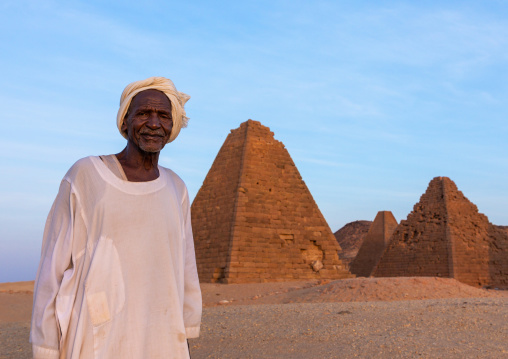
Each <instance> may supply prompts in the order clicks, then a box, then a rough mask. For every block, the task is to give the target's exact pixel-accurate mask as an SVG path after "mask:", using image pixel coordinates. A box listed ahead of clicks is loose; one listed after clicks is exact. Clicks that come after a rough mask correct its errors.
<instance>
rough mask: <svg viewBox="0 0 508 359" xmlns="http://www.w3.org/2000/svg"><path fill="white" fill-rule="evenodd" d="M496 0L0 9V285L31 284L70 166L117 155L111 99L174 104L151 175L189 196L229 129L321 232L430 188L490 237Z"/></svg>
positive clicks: (494, 199) (497, 111)
mask: <svg viewBox="0 0 508 359" xmlns="http://www.w3.org/2000/svg"><path fill="white" fill-rule="evenodd" d="M507 15H508V2H507V1H481V2H480V1H471V2H469V1H446V2H441V1H419V2H413V1H294V0H293V1H279V0H270V1H220V2H218V1H214V2H211V1H143V2H130V1H118V2H111V1H109V2H103V1H23V0H15V1H9V0H7V1H5V0H4V1H2V2H1V3H0V52H1V54H2V55H1V56H0V68H1V72H2V76H1V78H2V86H0V106H1V107H2V108H3V112H2V115H1V116H0V119H1V124H2V131H0V168H1V173H2V175H1V176H0V282H7V281H21V280H33V279H34V278H35V274H36V270H37V266H38V262H39V257H40V249H41V240H42V233H43V230H44V223H45V220H46V217H47V215H48V212H49V210H50V207H51V204H52V202H53V200H54V198H55V196H56V194H57V191H58V186H59V183H60V181H61V179H62V178H63V176H64V175H65V173H66V172H67V170H68V169H69V167H70V166H72V164H73V163H74V162H75V161H76V160H78V159H80V158H82V157H86V156H89V155H101V154H111V153H118V152H120V151H121V150H122V149H123V147H124V146H125V140H124V139H123V137H121V136H120V134H119V133H118V130H117V129H116V124H115V119H116V113H117V111H118V106H119V98H120V94H121V92H122V91H123V88H124V87H125V86H126V85H127V84H128V83H130V82H132V81H136V80H141V79H144V78H147V77H150V76H165V77H168V78H170V79H172V80H173V82H174V83H175V85H176V87H177V88H178V90H180V91H183V92H185V93H187V94H189V95H190V96H191V99H190V100H189V102H188V103H187V104H186V111H187V115H188V117H190V121H189V126H188V127H187V128H186V129H183V130H182V132H181V133H180V136H179V137H178V139H177V140H176V141H175V142H173V143H171V144H169V145H168V146H166V148H165V149H164V150H163V152H162V153H161V158H160V164H161V165H163V166H166V167H169V168H171V169H173V170H174V171H175V172H176V173H178V174H179V175H180V177H182V178H183V180H184V181H185V182H186V184H187V186H188V188H189V193H190V197H191V200H192V199H193V198H194V196H195V194H196V193H197V191H198V190H199V188H200V186H201V184H202V182H203V180H204V178H205V176H206V174H207V172H208V170H209V169H210V166H211V164H212V162H213V160H214V158H215V156H216V155H217V153H218V151H219V149H220V146H221V145H222V143H223V142H224V140H225V138H226V136H227V135H228V133H229V132H230V130H231V129H234V128H237V127H238V126H239V125H240V123H242V122H244V121H246V120H247V119H249V118H250V119H253V120H257V121H260V122H261V123H262V124H263V125H265V126H268V127H270V129H271V130H272V131H273V132H274V134H275V138H276V139H277V140H279V141H282V142H283V143H284V145H285V146H286V148H287V150H288V151H289V153H290V155H291V157H292V158H293V160H294V162H295V164H296V166H297V167H298V169H299V171H300V173H301V175H302V177H303V179H304V181H305V183H306V184H307V186H308V188H309V190H310V191H311V193H312V195H313V197H314V199H315V201H316V203H317V204H318V206H319V208H320V210H321V212H322V213H323V215H324V217H325V218H326V220H327V222H328V224H329V225H330V228H331V230H332V231H334V232H335V231H337V230H338V229H340V228H341V227H342V226H343V225H345V224H346V223H349V222H352V221H355V220H373V219H374V217H375V215H376V213H377V212H378V211H381V210H390V211H392V212H393V214H394V216H395V218H396V219H397V221H400V220H403V219H406V217H407V215H408V214H409V213H410V211H411V210H412V208H413V206H414V204H415V203H417V202H418V200H419V198H420V196H421V195H422V194H423V193H424V192H425V190H426V188H427V185H428V183H429V182H430V180H431V179H432V178H434V177H436V176H447V177H450V178H451V179H452V180H453V181H454V182H455V183H456V184H457V186H458V188H459V190H461V191H462V192H463V193H464V194H465V195H466V197H467V198H469V200H471V201H472V202H473V203H475V204H476V205H477V206H478V209H479V211H480V212H481V213H484V214H485V215H487V216H488V218H489V220H490V221H491V222H493V223H494V224H498V225H508V211H507V203H508V146H507V145H506V139H507V137H508V121H507V118H508V107H507V104H508V101H507V99H508V66H507V63H508V16H507Z"/></svg>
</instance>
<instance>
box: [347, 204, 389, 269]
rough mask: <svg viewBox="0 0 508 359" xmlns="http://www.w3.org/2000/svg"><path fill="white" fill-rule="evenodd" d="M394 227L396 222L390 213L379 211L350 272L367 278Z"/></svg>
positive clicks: (386, 244)
mask: <svg viewBox="0 0 508 359" xmlns="http://www.w3.org/2000/svg"><path fill="white" fill-rule="evenodd" d="M396 227H397V220H396V219H395V217H394V216H393V214H392V212H390V211H379V212H378V213H377V215H376V218H375V219H374V222H373V223H372V225H371V226H370V228H369V231H368V232H367V235H366V236H365V239H364V240H363V243H362V246H361V247H360V249H359V250H358V253H357V255H356V257H355V259H354V260H353V262H352V263H351V265H350V267H349V270H350V272H351V273H353V274H356V275H357V276H362V277H369V276H370V275H371V274H372V271H373V270H374V267H375V266H376V264H377V263H378V262H379V259H380V258H381V255H382V254H383V252H384V250H385V248H386V247H387V246H388V243H389V242H390V237H391V235H392V233H393V231H394V230H395V228H396Z"/></svg>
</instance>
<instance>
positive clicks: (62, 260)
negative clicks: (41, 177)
mask: <svg viewBox="0 0 508 359" xmlns="http://www.w3.org/2000/svg"><path fill="white" fill-rule="evenodd" d="M75 202H76V197H75V196H74V195H73V194H72V192H71V185H70V183H69V182H68V181H67V180H65V179H64V180H63V181H62V183H61V184H60V189H59V191H58V195H57V197H56V199H55V202H54V203H53V206H52V207H51V211H50V212H49V216H48V219H47V221H46V226H45V228H44V236H43V240H42V251H41V260H40V263H39V269H38V271H37V277H36V281H35V288H34V303H33V310H32V323H31V331H30V342H31V343H32V349H33V357H34V358H36V359H39V358H40V359H53V358H59V355H60V348H59V346H60V337H61V331H60V323H59V322H58V317H57V315H56V310H55V306H56V297H57V294H58V291H59V289H60V285H61V283H62V278H63V275H64V272H65V271H66V269H68V268H69V267H71V266H72V262H71V257H72V255H71V253H72V243H71V242H72V238H73V222H74V214H75V213H74V212H75V207H76V203H75Z"/></svg>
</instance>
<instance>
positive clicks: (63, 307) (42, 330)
mask: <svg viewBox="0 0 508 359" xmlns="http://www.w3.org/2000/svg"><path fill="white" fill-rule="evenodd" d="M188 99H189V96H187V95H185V94H184V93H182V92H178V91H177V90H176V88H175V86H174V85H173V83H172V82H171V80H169V79H165V78H163V77H151V78H148V79H146V80H143V81H137V82H134V83H132V84H130V85H128V86H127V87H126V88H125V90H124V92H123V93H122V96H121V98H120V109H119V111H118V116H117V125H118V129H119V131H120V133H121V134H122V135H123V136H124V137H125V138H126V139H127V146H126V147H125V149H124V150H123V151H122V152H120V153H118V154H116V155H109V156H101V157H93V156H92V157H86V158H84V159H81V160H79V161H78V162H76V163H75V164H74V165H73V166H72V168H71V169H70V170H69V171H68V172H67V174H66V175H65V177H64V179H63V180H62V182H61V185H60V190H59V192H58V195H57V198H56V200H55V202H54V204H53V207H52V208H51V211H50V214H49V216H48V220H47V222H46V227H45V230H44V238H43V244H42V254H41V261H40V264H39V269H38V272H37V279H36V283H35V290H34V307H33V313H32V328H31V333H30V341H31V343H32V345H33V354H34V358H85V359H87V358H189V351H188V346H187V343H186V339H187V338H194V337H197V336H198V335H199V328H200V322H201V292H200V288H199V280H198V276H197V270H196V260H195V255H194V242H193V238H192V229H191V219H190V205H189V198H188V194H187V189H186V187H185V184H184V183H183V181H182V180H181V179H180V178H179V177H178V176H177V175H176V174H175V173H174V172H172V171H171V170H169V169H167V168H164V167H161V166H158V159H159V152H160V150H161V149H162V148H163V147H164V146H165V145H166V143H168V142H171V141H173V140H174V139H175V138H176V137H177V136H178V134H179V132H180V129H181V128H182V127H185V126H186V123H187V120H188V119H187V117H186V116H185V110H184V104H185V103H186V102H187V100H188Z"/></svg>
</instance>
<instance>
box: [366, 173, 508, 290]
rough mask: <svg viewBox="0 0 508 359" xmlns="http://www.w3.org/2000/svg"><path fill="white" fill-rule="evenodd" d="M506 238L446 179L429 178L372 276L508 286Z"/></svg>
mask: <svg viewBox="0 0 508 359" xmlns="http://www.w3.org/2000/svg"><path fill="white" fill-rule="evenodd" d="M507 254H508V234H507V233H506V232H505V231H503V230H502V229H499V228H497V227H496V226H494V225H492V224H491V223H490V222H489V220H488V218H487V217H486V216H485V215H483V214H481V213H478V209H477V207H476V206H475V205H474V204H473V203H471V202H470V201H469V200H468V199H467V198H466V197H465V196H464V195H463V194H462V192H460V191H459V190H458V189H457V186H456V185H455V183H453V182H452V180H450V179H449V178H447V177H436V178H434V179H433V180H432V181H431V182H430V184H429V187H428V188H427V191H426V192H425V193H424V194H423V195H422V196H421V198H420V202H418V203H417V204H416V205H415V206H414V209H413V211H412V212H411V213H410V214H409V215H408V217H407V220H405V221H401V223H400V225H399V226H398V227H397V229H396V230H395V232H394V233H393V236H392V238H391V240H390V244H389V245H388V247H387V249H386V251H385V253H384V254H383V256H382V258H381V260H380V261H379V263H378V265H377V267H376V269H375V270H374V273H373V275H374V276H376V277H394V276H438V277H450V278H455V279H457V280H459V281H461V282H463V283H466V284H469V285H475V286H497V287H506V286H507V285H508V255H507Z"/></svg>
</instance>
